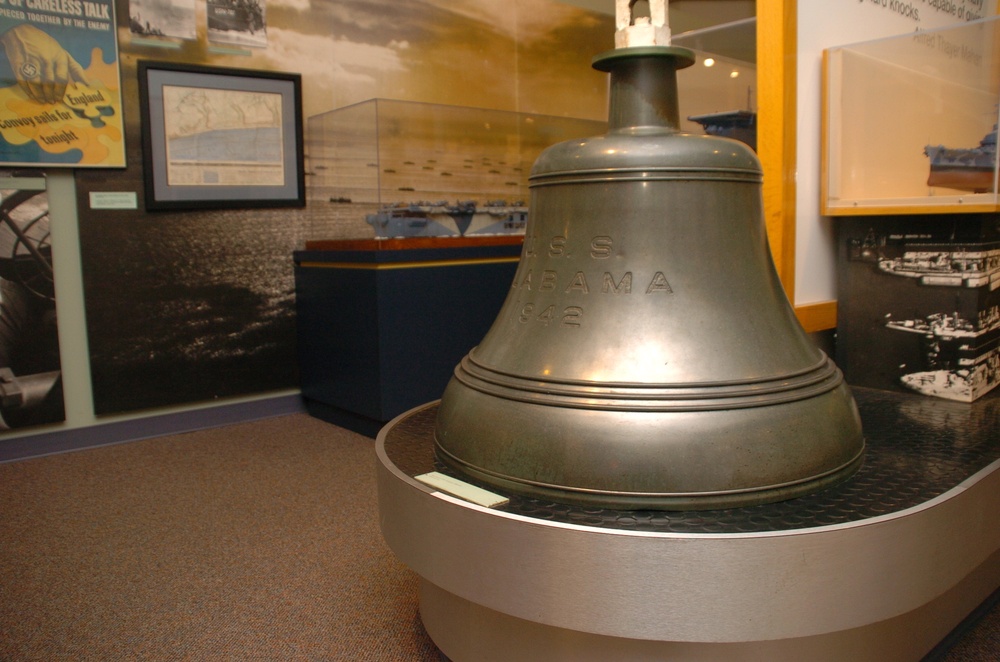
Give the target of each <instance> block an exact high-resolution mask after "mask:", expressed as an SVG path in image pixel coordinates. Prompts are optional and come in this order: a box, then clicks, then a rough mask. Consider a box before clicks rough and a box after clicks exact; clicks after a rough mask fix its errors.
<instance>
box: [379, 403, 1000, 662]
mask: <svg viewBox="0 0 1000 662" xmlns="http://www.w3.org/2000/svg"><path fill="white" fill-rule="evenodd" d="M864 400H865V399H864V398H862V399H861V402H859V404H861V405H862V417H863V420H865V419H864V410H865V407H864V404H865V402H864ZM867 400H868V402H869V404H872V403H873V402H874V403H875V404H876V405H878V407H877V408H876V409H878V408H880V407H882V406H884V405H886V402H885V401H884V400H883V399H882V396H878V395H875V396H872V398H868V399H867ZM890 404H891V403H890ZM905 404H906V405H907V407H906V408H904V410H905V411H908V412H909V414H910V415H911V416H914V417H916V418H915V419H914V420H917V421H918V422H919V423H920V425H917V426H916V427H915V428H914V429H926V430H927V434H928V435H929V436H935V437H938V438H941V437H942V432H941V430H940V429H932V428H926V427H925V426H926V421H927V420H939V419H938V418H935V417H937V416H938V414H937V413H936V410H935V411H934V412H932V413H931V414H928V413H927V411H928V410H927V407H930V408H931V409H934V408H935V407H936V405H933V404H928V403H927V402H926V400H923V401H921V400H916V401H914V400H906V401H905ZM431 407H433V405H431ZM912 407H916V409H912ZM869 410H870V411H875V410H874V409H869ZM428 411H429V409H428V408H427V407H424V408H419V409H417V410H414V411H412V412H409V413H407V414H404V415H403V416H401V417H399V418H398V419H396V420H395V421H393V422H392V423H390V424H389V425H387V426H386V427H385V428H384V429H383V431H382V432H381V433H380V435H379V438H378V442H377V451H378V457H379V462H378V464H377V468H378V481H379V508H380V514H381V524H382V532H383V536H384V537H385V539H386V541H387V543H388V544H389V546H390V548H391V549H392V550H393V552H394V553H395V554H396V555H397V556H398V557H399V558H400V559H401V560H402V561H403V562H404V563H405V564H407V565H408V566H409V567H410V568H412V569H413V570H414V571H415V572H416V573H417V574H418V575H420V577H421V590H420V604H421V616H422V619H423V622H424V625H425V627H426V628H427V630H428V632H429V633H430V635H431V637H432V638H433V639H434V641H435V643H436V644H437V645H438V646H439V647H440V648H441V650H442V651H443V652H444V653H445V654H446V655H447V656H449V657H450V658H451V659H453V660H456V661H463V660H494V659H495V660H510V659H518V660H574V661H576V660H583V661H586V660H607V659H629V660H645V659H649V660H653V659H668V658H669V659H681V660H696V661H700V660H716V659H734V660H739V659H768V660H801V659H815V660H842V659H857V660H918V659H920V658H921V657H922V656H923V655H924V654H926V653H927V652H928V651H930V650H931V649H932V648H933V647H934V645H935V644H936V643H937V642H938V641H940V640H941V639H942V638H943V637H944V636H945V635H946V634H947V633H948V632H949V631H950V630H951V629H952V628H953V627H954V626H955V625H957V624H958V623H959V622H960V621H961V619H962V618H964V617H965V616H966V615H967V614H968V613H969V612H970V611H971V610H972V609H973V608H974V607H975V606H976V605H978V604H979V603H980V602H981V601H982V600H984V599H985V598H986V597H987V596H988V595H989V594H990V593H991V592H992V591H993V590H995V589H996V588H997V587H998V586H1000V527H996V526H995V525H994V523H995V513H996V512H998V508H1000V459H993V460H991V461H989V462H987V463H986V464H985V465H983V464H981V463H980V464H979V465H978V467H979V468H976V469H974V470H972V471H971V474H967V477H965V478H964V479H960V480H958V481H957V482H955V483H954V484H953V486H952V487H950V488H948V489H944V490H943V491H940V492H939V493H937V494H936V495H935V496H933V497H931V498H929V499H926V500H923V501H920V500H919V499H918V503H916V504H915V505H914V504H910V505H907V506H905V507H902V508H898V509H894V510H891V512H884V513H883V514H872V513H871V512H870V509H871V506H870V504H862V505H863V506H864V508H868V509H869V510H867V511H865V514H864V516H861V517H842V518H841V520H842V521H839V520H831V521H839V523H834V524H821V523H816V521H815V520H809V519H806V520H802V519H801V518H800V519H799V520H796V519H795V517H793V516H792V515H790V514H789V513H790V512H792V511H790V510H789V509H792V510H794V508H795V507H796V504H795V503H793V502H788V503H786V504H783V505H772V506H766V507H765V506H762V507H757V508H756V509H748V510H747V513H748V514H746V515H745V517H744V520H739V518H737V519H736V520H734V519H733V517H734V515H733V512H732V511H719V512H718V513H708V514H706V513H704V512H702V513H698V515H697V518H696V519H697V520H699V521H700V522H702V525H704V524H705V521H706V520H708V524H714V523H713V522H712V520H713V519H716V520H717V521H718V522H722V523H726V522H734V521H737V520H739V521H740V522H744V523H745V524H746V525H747V526H749V529H742V531H745V532H741V530H740V529H739V528H738V527H730V528H729V529H726V527H725V526H724V527H723V528H722V529H721V530H722V531H723V532H720V533H677V532H674V531H672V530H671V526H673V527H675V528H676V527H677V526H678V522H680V520H677V521H675V522H673V523H672V524H671V523H670V522H669V521H668V522H667V524H666V525H661V526H659V528H657V527H655V526H652V525H651V526H650V527H649V530H635V528H633V530H629V529H628V528H627V526H623V525H622V522H623V521H624V522H628V521H632V522H633V523H634V522H637V521H641V520H642V518H643V517H644V516H645V515H644V514H643V513H639V512H634V513H626V514H625V516H622V515H620V514H619V516H617V517H616V518H615V520H614V522H615V523H614V525H613V526H607V525H604V524H602V522H601V518H600V517H597V516H596V514H594V515H595V517H594V518H593V519H592V522H593V523H592V524H576V523H573V522H572V521H567V517H565V516H564V515H565V513H563V514H562V515H559V514H558V513H557V515H556V516H553V515H552V514H551V512H543V516H544V517H545V518H544V519H543V518H542V517H539V516H531V515H525V514H521V512H516V510H515V511H513V512H512V511H511V510H510V509H493V510H491V509H487V508H483V507H480V506H476V505H473V504H470V503H468V502H465V501H461V500H459V499H456V498H454V497H451V496H448V495H445V494H442V493H439V492H435V491H434V490H432V489H431V488H428V487H426V486H424V485H423V484H421V483H419V482H418V481H416V480H414V479H413V477H412V475H411V474H412V472H413V471H414V470H415V469H416V468H417V465H419V464H420V462H416V463H414V462H413V461H412V458H407V457H403V456H402V455H400V441H401V437H404V438H405V439H403V441H404V442H405V443H403V445H404V446H406V445H409V446H412V447H414V448H415V449H416V450H415V452H416V453H417V454H421V455H423V454H427V455H428V456H430V457H432V456H433V439H432V431H431V428H430V425H429V424H428V420H430V421H431V422H432V421H433V417H432V416H431V417H430V418H429V419H428ZM892 411H893V412H894V413H893V415H892V416H888V417H887V428H886V429H892V430H899V429H900V428H901V427H905V426H903V425H901V423H900V420H901V419H900V417H899V416H898V412H899V411H901V410H900V409H898V408H897V409H893V410H892ZM942 411H944V413H945V416H944V417H943V419H941V420H944V419H947V420H948V421H949V422H950V423H956V422H957V423H958V425H957V426H956V427H958V428H960V429H961V430H963V431H965V430H968V429H969V428H970V426H969V422H970V420H972V421H973V422H975V423H977V424H979V423H981V424H982V426H983V427H984V429H986V430H988V432H987V433H986V434H985V436H984V437H982V438H979V444H978V445H977V446H976V448H977V450H978V449H983V448H987V447H988V448H990V449H992V450H991V451H990V452H996V447H997V443H996V441H995V439H996V438H997V436H998V433H997V432H994V431H996V430H998V429H1000V428H998V426H997V425H996V420H994V419H995V418H996V416H997V414H998V412H1000V408H998V407H996V406H995V405H992V404H987V405H985V406H980V407H978V408H974V409H970V408H966V409H957V408H950V409H948V408H946V409H945V410H942ZM962 412H971V413H970V414H969V417H966V418H960V419H959V420H957V421H956V420H955V419H954V417H955V416H957V415H961V414H962ZM927 416H930V419H928V418H927ZM867 423H868V421H866V433H867V435H868V438H869V442H870V445H871V446H872V447H874V448H875V449H877V448H878V447H879V439H878V436H879V425H877V424H876V425H867ZM962 434H965V433H964V432H962ZM968 441H969V438H968V437H962V438H961V439H959V440H958V442H959V443H958V445H959V446H961V448H964V449H966V450H967V449H968V448H969V446H968V445H966V444H967V442H968ZM387 446H388V451H387ZM423 446H426V448H423ZM890 450H891V452H888V453H886V457H887V458H891V461H888V462H887V463H886V466H887V467H888V469H887V470H889V471H893V470H898V471H908V470H916V471H924V472H927V471H928V463H927V462H926V461H923V462H921V460H920V458H919V457H907V456H906V449H905V448H903V449H902V450H901V449H900V448H895V447H894V448H891V449H890ZM403 455H405V453H404V454H403ZM982 459H983V458H982V457H980V458H979V460H977V462H981V461H982ZM869 461H870V462H872V463H877V461H878V451H877V450H876V452H875V453H874V454H873V455H872V456H871V458H870V460H869ZM399 465H406V468H405V469H404V468H401V467H400V466H399ZM893 467H896V469H893ZM932 473H933V472H932ZM852 480H854V479H852ZM858 480H861V481H863V480H865V479H864V476H861V477H860V478H859V479H858ZM907 480H908V482H913V481H912V479H907ZM854 487H855V488H856V487H857V486H856V485H855V486H854ZM840 489H841V490H843V491H845V492H846V493H849V492H850V490H851V489H852V486H851V485H846V486H844V487H843V488H840ZM868 491H869V492H871V494H870V495H868V496H866V495H865V494H864V493H856V494H855V496H856V497H857V498H858V499H859V500H867V501H876V502H878V501H879V500H880V498H881V495H880V494H875V492H876V490H875V489H874V488H873V489H871V490H868ZM838 494H839V493H838V492H834V493H832V494H829V495H826V496H825V498H826V499H827V500H828V501H831V502H832V503H833V506H834V507H835V508H840V509H841V510H843V504H840V505H837V503H836V502H837V501H838ZM762 509H771V510H762ZM521 510H522V511H524V510H525V509H524V508H523V507H522V508H521ZM772 510H773V511H774V512H778V513H780V517H778V518H777V519H776V520H773V521H771V522H769V521H767V513H768V512H771V511H772ZM875 510H876V512H877V510H878V509H875ZM825 516H826V515H824V517H825ZM656 517H660V516H659V515H657V516H656ZM761 518H763V521H757V520H760V519H761ZM779 520H780V522H779V525H778V526H773V525H772V524H773V522H774V521H779ZM581 521H582V520H581ZM796 521H800V522H801V521H806V522H809V524H808V525H805V526H802V525H800V526H796V525H795V522H796ZM819 521H823V520H822V517H820V520H819ZM654 523H655V522H654ZM689 524H690V522H688V524H685V526H688V525H689ZM751 525H752V526H751ZM739 526H743V524H739ZM753 526H756V529H754V528H753ZM706 530H712V529H711V528H707V529H706Z"/></svg>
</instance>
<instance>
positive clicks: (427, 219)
mask: <svg viewBox="0 0 1000 662" xmlns="http://www.w3.org/2000/svg"><path fill="white" fill-rule="evenodd" d="M365 221H367V223H368V224H369V225H371V226H372V227H373V228H374V229H375V236H376V237H381V238H388V237H456V236H461V237H465V236H472V235H489V234H524V229H525V227H526V226H527V223H528V208H527V206H525V204H524V203H523V202H514V203H508V202H507V201H506V200H490V201H488V202H487V203H486V204H485V205H483V206H481V207H480V206H478V205H477V204H476V202H475V201H474V200H466V201H459V202H456V203H455V204H450V203H448V202H446V201H441V202H426V201H420V202H409V203H403V202H401V203H392V204H388V205H383V206H382V207H381V208H380V209H379V210H378V212H376V213H374V214H368V215H367V216H365Z"/></svg>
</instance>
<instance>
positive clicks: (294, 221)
mask: <svg viewBox="0 0 1000 662" xmlns="http://www.w3.org/2000/svg"><path fill="white" fill-rule="evenodd" d="M246 3H250V4H246ZM240 7H242V8H243V9H239V8H240ZM254 7H256V8H257V9H259V11H260V20H259V23H258V21H257V19H256V18H254V17H253V16H254V12H255V11H257V9H254ZM220 8H221V9H227V8H229V9H232V10H233V12H234V13H233V17H234V18H233V20H232V21H231V22H230V23H229V24H226V25H223V24H222V23H220V22H219V21H218V20H216V19H217V18H218V16H219V11H218V10H219V9H220ZM117 12H118V16H119V17H120V18H119V35H118V37H119V47H120V58H119V59H120V62H121V69H122V90H123V101H124V107H125V135H126V149H127V155H126V157H127V167H126V168H125V169H124V170H117V171H112V170H101V171H98V170H87V171H82V170H81V171H77V173H76V181H77V192H78V210H79V221H80V241H81V251H82V263H83V278H84V290H85V299H86V301H85V305H86V314H87V333H88V342H89V346H90V354H91V357H90V358H91V375H92V385H93V394H94V408H95V412H96V413H97V414H99V415H100V414H110V413H116V412H126V411H134V410H139V409H144V408H152V407H159V406H165V405H177V404H186V403H193V402H199V401H207V400H213V399H216V398H224V397H232V396H239V395H247V394H253V393H262V392H268V391H275V390H280V389H285V388H295V387H297V385H298V383H297V369H296V363H297V362H296V356H295V315H294V302H295V292H294V278H293V270H292V269H293V263H292V253H293V251H294V250H296V249H297V248H301V247H302V245H303V244H304V242H305V241H306V240H307V239H336V238H356V237H371V236H373V234H374V231H373V229H372V227H371V226H369V225H368V224H367V223H365V208H364V206H363V205H358V206H357V207H356V208H352V206H351V205H344V204H334V203H332V202H331V200H330V198H329V196H326V197H324V196H323V195H310V180H309V178H308V177H307V180H306V194H307V206H306V207H305V208H304V209H292V210H289V209H273V210H268V209H245V210H225V211H184V212H175V211H169V212H147V211H145V207H144V202H143V199H142V190H143V173H142V165H141V164H142V154H141V151H140V139H139V136H140V126H139V112H138V91H137V84H136V62H137V60H140V59H142V60H158V61H170V62H179V63H189V64H204V65H211V66H224V67H235V68H243V69H256V70H269V71H279V72H289V73H300V74H301V75H302V89H303V106H304V113H303V114H304V118H303V119H304V122H305V123H306V125H307V129H306V136H305V142H306V145H305V152H306V161H307V166H306V168H307V174H308V171H309V152H310V134H309V130H308V124H309V118H312V117H317V116H320V115H323V114H326V113H329V112H330V111H334V110H337V109H340V108H344V107H347V106H350V105H353V104H358V103H360V102H364V101H368V100H371V99H376V98H382V99H393V100H401V101H411V102H422V103H432V104H444V105H449V106H466V107H475V108H486V109H492V110H499V111H516V112H520V113H529V114H539V115H545V116H558V117H575V118H583V119H596V120H603V119H604V117H605V115H606V79H605V76H604V74H601V73H599V72H595V71H593V70H592V69H591V68H590V66H589V62H590V58H591V57H592V56H593V55H595V54H597V53H599V52H601V51H604V50H607V49H609V48H611V47H612V46H613V34H614V27H613V17H611V16H605V15H600V14H594V13H591V12H586V11H583V10H580V9H577V8H575V7H571V6H569V5H564V4H562V3H558V2H543V1H541V0H516V1H514V2H497V1H496V0H407V1H400V0H339V1H336V2H333V1H323V2H318V1H316V0H313V1H312V2H310V1H309V0H281V1H277V2H276V1H275V0H268V2H267V4H266V20H265V13H264V3H263V2H262V1H261V2H255V1H254V0H234V1H233V2H230V1H229V0H210V1H209V2H208V3H207V5H206V4H205V3H200V2H199V3H196V4H195V5H194V9H193V16H194V18H193V24H194V26H195V28H194V38H188V37H185V36H184V35H185V34H190V33H189V32H185V30H189V28H186V27H184V26H186V25H189V24H190V22H189V19H188V18H187V16H188V15H190V14H191V10H190V5H189V4H186V3H185V2H183V1H182V0H175V1H174V2H171V1H170V0H165V1H158V0H140V2H135V3H133V4H132V5H131V6H130V5H128V4H127V3H124V2H123V3H122V4H120V5H119V6H118V7H117ZM209 12H212V14H211V15H210V14H209ZM223 13H225V12H223ZM213 15H214V16H215V17H216V18H212V16H213ZM237 15H238V16H237ZM220 32H227V33H229V34H228V35H227V36H220V34H219V33H220ZM175 34H176V35H179V36H171V35H175ZM524 174H525V176H526V175H527V173H524ZM114 192H122V193H130V192H131V193H135V194H136V196H137V204H136V205H134V207H135V208H132V209H130V208H127V207H128V206H129V205H128V204H125V205H120V204H119V205H103V204H92V196H91V194H92V193H102V194H103V193H114ZM99 197H100V196H99ZM102 207H112V208H102ZM122 207H126V208H122ZM331 342H335V340H334V339H331Z"/></svg>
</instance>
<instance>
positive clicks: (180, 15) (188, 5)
mask: <svg viewBox="0 0 1000 662" xmlns="http://www.w3.org/2000/svg"><path fill="white" fill-rule="evenodd" d="M128 16H129V30H131V32H132V34H134V35H142V36H147V37H173V38H176V39H194V38H195V37H196V36H197V30H196V22H195V0H129V3H128Z"/></svg>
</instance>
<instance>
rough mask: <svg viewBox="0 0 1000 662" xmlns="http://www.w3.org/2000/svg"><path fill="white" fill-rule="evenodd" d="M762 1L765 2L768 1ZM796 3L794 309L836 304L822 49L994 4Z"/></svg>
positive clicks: (950, 20) (912, 0) (993, 9)
mask: <svg viewBox="0 0 1000 662" xmlns="http://www.w3.org/2000/svg"><path fill="white" fill-rule="evenodd" d="M765 1H766V0H765ZM948 4H949V3H942V2H934V3H933V6H932V5H931V3H929V2H928V0H798V60H797V66H798V83H797V88H798V111H797V112H798V127H797V131H796V135H797V141H798V144H797V157H796V158H797V173H796V188H797V194H796V203H797V204H796V210H795V214H796V236H795V304H796V305H803V304H809V303H816V302H819V301H829V300H832V299H836V298H837V290H836V265H835V262H836V246H835V244H834V223H835V222H836V221H835V219H832V218H830V217H824V216H820V214H819V209H820V137H821V136H820V118H821V109H820V94H821V90H820V76H821V68H822V58H823V50H824V49H826V48H829V47H831V46H843V45H845V44H853V43H857V42H862V41H869V40H872V39H879V38H882V37H892V36H896V35H904V34H907V33H911V32H914V31H916V30H930V29H935V28H941V27H947V26H952V25H957V24H961V23H962V22H964V19H963V18H959V16H960V15H961V16H963V17H964V16H965V15H966V14H970V15H973V16H976V15H979V16H994V15H996V13H997V2H996V0H950V4H951V5H953V6H954V7H955V9H956V12H955V14H950V13H947V12H945V11H942V10H941V9H940V6H941V5H948Z"/></svg>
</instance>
